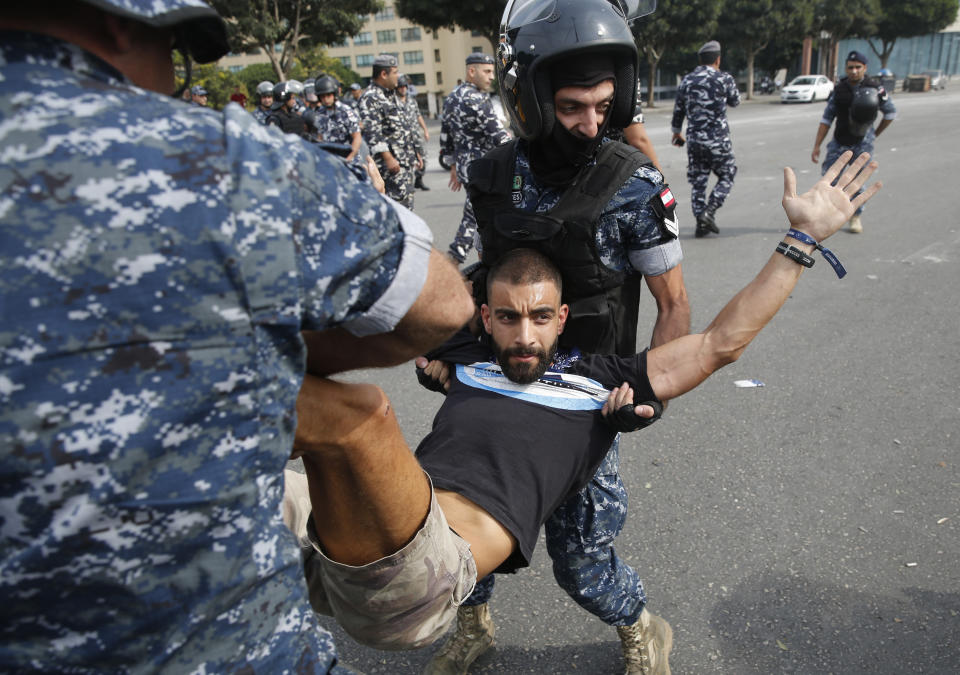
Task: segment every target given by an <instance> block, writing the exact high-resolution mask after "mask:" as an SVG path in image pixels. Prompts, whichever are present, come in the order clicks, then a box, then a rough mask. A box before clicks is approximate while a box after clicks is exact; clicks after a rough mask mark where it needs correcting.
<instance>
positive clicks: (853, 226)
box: [849, 215, 863, 234]
mask: <svg viewBox="0 0 960 675" xmlns="http://www.w3.org/2000/svg"><path fill="white" fill-rule="evenodd" d="M849 222H850V232H852V233H853V234H860V233H861V232H863V223H861V222H860V216H857V215H854V216H852V217H851V218H850V221H849Z"/></svg>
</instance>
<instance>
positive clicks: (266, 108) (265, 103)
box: [253, 80, 273, 124]
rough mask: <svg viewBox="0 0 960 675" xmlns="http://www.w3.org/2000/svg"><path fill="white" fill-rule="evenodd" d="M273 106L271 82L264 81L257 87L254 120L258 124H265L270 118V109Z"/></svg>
mask: <svg viewBox="0 0 960 675" xmlns="http://www.w3.org/2000/svg"><path fill="white" fill-rule="evenodd" d="M272 105H273V82H269V81H267V80H264V81H263V82H261V83H260V84H258V85H257V107H256V109H255V110H254V111H253V116H254V118H255V119H256V120H257V121H258V122H259V123H260V124H266V123H267V118H268V117H270V107H271V106H272Z"/></svg>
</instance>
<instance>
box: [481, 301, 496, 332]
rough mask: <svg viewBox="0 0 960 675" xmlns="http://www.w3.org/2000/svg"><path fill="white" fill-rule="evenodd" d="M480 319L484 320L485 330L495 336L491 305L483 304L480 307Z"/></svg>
mask: <svg viewBox="0 0 960 675" xmlns="http://www.w3.org/2000/svg"><path fill="white" fill-rule="evenodd" d="M480 319H481V320H483V328H484V330H486V331H487V332H488V333H490V334H491V335H493V326H491V325H490V305H488V304H487V303H483V304H482V305H480Z"/></svg>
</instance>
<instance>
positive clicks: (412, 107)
mask: <svg viewBox="0 0 960 675" xmlns="http://www.w3.org/2000/svg"><path fill="white" fill-rule="evenodd" d="M397 103H398V104H399V105H400V107H401V109H402V110H403V114H404V115H406V118H407V128H408V129H410V132H411V141H412V143H413V147H414V150H416V152H417V154H418V155H420V157H421V158H422V157H423V156H424V151H425V148H424V146H423V129H421V128H420V106H419V105H417V99H416V98H414V97H413V95H412V94H410V93H409V87H408V93H407V100H405V101H404V100H401V99H400V97H399V96H398V97H397ZM424 165H426V160H424ZM414 168H416V167H414Z"/></svg>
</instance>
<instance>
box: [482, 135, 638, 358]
mask: <svg viewBox="0 0 960 675" xmlns="http://www.w3.org/2000/svg"><path fill="white" fill-rule="evenodd" d="M516 148H517V141H516V140H514V141H511V142H509V143H505V144H503V145H500V146H498V147H497V148H494V149H493V150H491V151H490V152H488V153H487V154H486V155H484V156H483V157H481V158H479V159H477V160H475V161H474V162H473V163H472V164H471V165H470V183H469V184H468V185H467V191H468V194H469V196H470V203H471V205H472V206H473V212H474V215H475V216H476V219H477V232H478V234H479V236H480V244H481V251H480V261H481V262H482V263H483V264H485V265H491V264H493V263H494V262H495V261H496V260H497V259H498V258H499V257H500V256H501V255H503V254H504V253H506V252H507V251H509V250H510V249H514V248H519V247H525V248H533V249H536V250H538V251H540V252H541V253H543V254H544V255H546V256H547V257H548V258H550V259H551V260H552V261H553V262H554V263H555V264H556V265H557V267H558V268H559V269H560V272H561V274H562V276H563V301H564V302H566V303H567V304H568V305H570V318H569V319H568V320H567V325H566V328H565V329H564V331H563V333H561V335H560V344H561V346H564V347H567V348H572V347H579V348H580V349H581V350H583V351H584V352H587V353H595V354H620V355H622V356H628V355H631V354H635V353H636V351H637V350H636V343H637V316H638V305H639V300H640V290H641V288H642V283H643V277H642V276H641V275H639V274H635V273H634V274H625V273H623V272H618V271H616V270H611V269H610V268H608V267H607V266H606V265H604V264H603V261H602V260H601V259H600V255H599V253H598V252H597V246H596V241H597V239H596V233H597V221H598V220H599V218H600V215H601V214H602V213H603V210H604V208H605V207H606V206H607V204H608V203H609V201H610V199H611V198H612V197H613V195H614V194H616V192H617V191H618V190H619V189H620V188H621V187H622V186H623V184H624V183H625V182H626V180H627V179H628V178H629V177H630V176H631V175H632V174H633V172H634V171H636V170H637V169H638V168H639V167H641V166H647V165H652V162H651V161H650V159H649V158H647V156H646V155H644V154H643V153H642V152H640V151H639V150H637V149H635V148H633V147H631V146H629V145H625V144H623V143H616V142H614V143H604V144H603V145H602V146H601V147H600V150H599V151H598V153H597V162H596V164H595V165H593V166H590V167H587V168H586V169H584V171H583V172H581V173H580V174H579V175H578V176H577V178H576V179H575V181H574V183H573V184H572V185H571V186H570V187H569V188H567V190H566V191H565V192H564V193H563V196H562V197H561V198H560V201H559V202H558V203H557V205H556V206H554V207H553V208H552V209H550V210H549V211H547V212H545V213H532V212H528V211H522V210H520V209H517V208H515V207H514V205H513V199H512V198H511V193H512V186H513V177H514V174H515V169H516Z"/></svg>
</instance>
